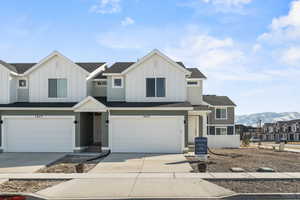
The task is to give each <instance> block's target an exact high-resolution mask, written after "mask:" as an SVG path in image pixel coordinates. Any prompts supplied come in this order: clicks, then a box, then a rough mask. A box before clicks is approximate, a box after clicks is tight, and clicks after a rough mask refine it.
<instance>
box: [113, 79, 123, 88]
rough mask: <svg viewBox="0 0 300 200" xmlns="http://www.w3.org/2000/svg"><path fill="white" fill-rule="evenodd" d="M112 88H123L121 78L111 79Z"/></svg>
mask: <svg viewBox="0 0 300 200" xmlns="http://www.w3.org/2000/svg"><path fill="white" fill-rule="evenodd" d="M112 87H113V88H123V78H121V77H118V78H117V77H116V78H112Z"/></svg>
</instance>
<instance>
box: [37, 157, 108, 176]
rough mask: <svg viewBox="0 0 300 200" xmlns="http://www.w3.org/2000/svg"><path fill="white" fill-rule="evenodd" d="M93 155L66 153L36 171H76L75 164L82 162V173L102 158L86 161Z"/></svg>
mask: <svg viewBox="0 0 300 200" xmlns="http://www.w3.org/2000/svg"><path fill="white" fill-rule="evenodd" d="M91 158H94V156H76V155H67V156H65V157H63V158H61V159H59V160H57V161H56V162H55V163H53V164H52V165H50V166H47V167H44V168H42V169H39V170H38V171H37V172H36V173H76V169H75V166H76V165H78V164H79V163H84V171H83V172H84V173H86V172H88V171H90V170H91V169H93V168H94V167H95V166H96V165H97V164H98V163H99V162H100V161H101V160H102V159H97V160H93V161H87V160H88V159H91Z"/></svg>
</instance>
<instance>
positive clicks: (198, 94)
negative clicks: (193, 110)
mask: <svg viewBox="0 0 300 200" xmlns="http://www.w3.org/2000/svg"><path fill="white" fill-rule="evenodd" d="M198 82H199V86H193V87H189V86H187V100H188V101H189V102H191V104H192V105H200V104H202V103H203V101H202V93H203V82H202V80H198Z"/></svg>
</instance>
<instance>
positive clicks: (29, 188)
mask: <svg viewBox="0 0 300 200" xmlns="http://www.w3.org/2000/svg"><path fill="white" fill-rule="evenodd" d="M65 181H67V180H39V181H37V180H26V181H25V180H11V181H6V182H4V183H2V184H0V192H28V193H34V192H37V191H40V190H43V189H46V188H48V187H51V186H54V185H57V184H59V183H62V182H65Z"/></svg>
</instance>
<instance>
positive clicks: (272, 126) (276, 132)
mask: <svg viewBox="0 0 300 200" xmlns="http://www.w3.org/2000/svg"><path fill="white" fill-rule="evenodd" d="M264 133H265V134H266V135H269V136H270V138H271V140H276V141H279V140H280V139H281V138H283V139H286V140H288V141H299V140H300V120H299V119H296V120H289V121H278V122H275V123H265V124H264Z"/></svg>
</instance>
